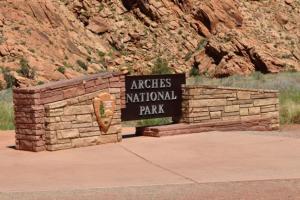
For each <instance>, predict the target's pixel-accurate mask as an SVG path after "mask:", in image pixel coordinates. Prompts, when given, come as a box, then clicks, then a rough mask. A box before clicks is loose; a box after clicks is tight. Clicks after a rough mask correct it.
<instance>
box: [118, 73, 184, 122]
mask: <svg viewBox="0 0 300 200" xmlns="http://www.w3.org/2000/svg"><path fill="white" fill-rule="evenodd" d="M182 84H185V74H168V75H146V76H126V77H125V100H126V108H123V109H122V111H121V118H122V120H123V121H129V120H138V119H150V118H159V117H178V116H180V115H181V102H182V88H181V85H182Z"/></svg>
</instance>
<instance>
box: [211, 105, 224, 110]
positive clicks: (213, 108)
mask: <svg viewBox="0 0 300 200" xmlns="http://www.w3.org/2000/svg"><path fill="white" fill-rule="evenodd" d="M208 109H209V111H223V110H224V106H215V107H209V108H208Z"/></svg>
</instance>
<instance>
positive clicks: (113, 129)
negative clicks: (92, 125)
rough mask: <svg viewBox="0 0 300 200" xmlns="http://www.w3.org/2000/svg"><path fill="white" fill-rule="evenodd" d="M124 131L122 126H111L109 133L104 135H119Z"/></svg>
mask: <svg viewBox="0 0 300 200" xmlns="http://www.w3.org/2000/svg"><path fill="white" fill-rule="evenodd" d="M121 131H122V127H121V125H114V126H111V127H109V129H108V131H107V132H106V133H103V132H102V134H103V135H105V134H118V133H120V132H121Z"/></svg>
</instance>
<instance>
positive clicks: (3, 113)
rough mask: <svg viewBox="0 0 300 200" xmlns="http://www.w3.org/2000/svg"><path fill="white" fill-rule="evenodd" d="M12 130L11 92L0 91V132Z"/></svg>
mask: <svg viewBox="0 0 300 200" xmlns="http://www.w3.org/2000/svg"><path fill="white" fill-rule="evenodd" d="M12 129H14V112H13V104H12V91H11V90H3V91H0V130H12Z"/></svg>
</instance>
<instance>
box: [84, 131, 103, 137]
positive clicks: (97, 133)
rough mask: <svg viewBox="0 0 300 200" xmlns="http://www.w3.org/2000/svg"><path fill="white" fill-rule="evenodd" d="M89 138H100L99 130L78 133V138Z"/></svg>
mask: <svg viewBox="0 0 300 200" xmlns="http://www.w3.org/2000/svg"><path fill="white" fill-rule="evenodd" d="M91 136H100V130H98V131H91V132H81V133H80V137H91Z"/></svg>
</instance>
